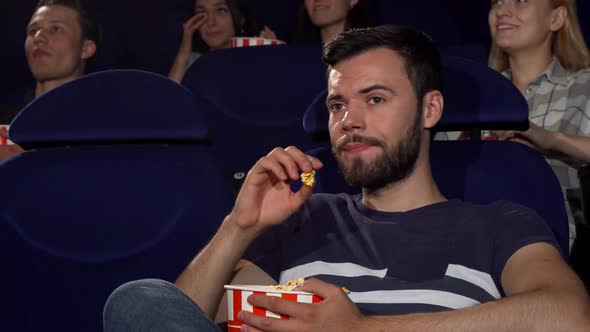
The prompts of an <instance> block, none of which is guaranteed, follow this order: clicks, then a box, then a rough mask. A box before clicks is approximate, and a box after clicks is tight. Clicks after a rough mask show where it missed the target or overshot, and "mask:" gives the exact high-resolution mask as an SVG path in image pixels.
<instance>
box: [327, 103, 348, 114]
mask: <svg viewBox="0 0 590 332" xmlns="http://www.w3.org/2000/svg"><path fill="white" fill-rule="evenodd" d="M344 108H345V107H344V104H332V105H329V106H328V111H330V112H331V113H335V112H339V111H342V110H343V109H344Z"/></svg>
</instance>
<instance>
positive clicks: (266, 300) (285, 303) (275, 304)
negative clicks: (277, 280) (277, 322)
mask: <svg viewBox="0 0 590 332" xmlns="http://www.w3.org/2000/svg"><path fill="white" fill-rule="evenodd" d="M248 303H250V304H251V305H253V306H254V307H259V308H264V309H267V310H269V311H272V312H274V313H275V314H277V315H280V314H282V315H287V316H289V317H302V316H303V315H304V314H305V312H306V311H307V310H309V308H308V307H309V306H310V304H307V303H297V302H295V301H291V300H287V299H282V298H280V297H276V296H266V295H250V296H249V297H248Z"/></svg>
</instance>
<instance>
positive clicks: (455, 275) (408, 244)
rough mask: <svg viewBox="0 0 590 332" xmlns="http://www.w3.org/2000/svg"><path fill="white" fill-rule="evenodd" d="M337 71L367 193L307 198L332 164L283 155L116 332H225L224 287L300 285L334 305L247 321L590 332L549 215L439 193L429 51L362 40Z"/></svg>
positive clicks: (339, 48)
mask: <svg viewBox="0 0 590 332" xmlns="http://www.w3.org/2000/svg"><path fill="white" fill-rule="evenodd" d="M324 62H325V63H326V64H327V66H328V97H327V100H326V104H327V107H328V110H329V112H330V120H329V130H330V138H331V142H332V146H333V150H334V155H335V157H336V158H337V159H338V163H339V165H340V168H341V170H342V173H343V174H344V176H345V178H346V180H347V181H349V182H350V183H351V184H353V185H359V186H361V187H362V194H360V195H358V196H349V195H345V194H340V195H333V194H316V195H311V188H309V187H307V186H303V187H302V188H301V189H300V190H299V191H298V192H292V191H291V189H290V182H291V181H296V180H297V179H298V172H300V171H304V172H309V171H311V170H318V169H320V168H321V167H322V164H321V162H320V161H319V160H317V159H315V158H313V157H310V156H307V155H305V154H304V153H303V152H301V151H300V150H298V149H297V148H295V147H289V148H286V149H282V148H276V149H274V150H273V151H272V152H271V153H269V154H268V155H267V156H265V157H263V158H261V159H260V160H259V161H258V162H257V163H256V165H254V167H253V168H252V169H251V170H250V172H249V173H248V176H247V178H246V180H245V182H244V185H243V186H242V189H241V191H240V193H239V195H238V197H237V200H236V204H235V206H234V208H233V210H232V212H231V213H230V214H229V215H228V216H227V217H226V219H225V220H224V222H223V224H222V225H221V227H220V229H219V231H218V232H217V234H216V235H215V236H214V237H213V239H212V240H211V242H210V243H209V244H208V245H207V246H206V247H205V248H204V249H203V250H202V251H201V253H200V254H198V255H197V256H196V258H195V259H194V260H193V261H192V262H191V263H190V265H189V266H188V267H187V269H186V270H185V271H184V272H183V273H182V274H181V275H180V277H179V278H178V280H177V281H176V285H172V284H170V283H166V282H164V281H157V280H141V281H135V282H131V283H128V284H126V285H123V286H121V287H120V288H118V289H117V290H116V291H115V292H114V293H113V294H112V295H111V297H110V298H109V300H108V301H107V304H106V306H105V316H104V318H105V331H124V330H144V329H149V328H150V327H153V326H158V327H161V328H163V329H166V330H175V329H178V330H182V331H203V330H206V331H215V330H216V329H217V327H216V326H215V325H214V323H213V322H212V319H213V318H214V317H215V313H216V311H217V310H218V306H219V304H220V301H221V299H222V295H223V285H224V284H226V283H230V282H231V283H235V284H262V285H265V284H273V283H277V281H278V283H281V284H284V283H285V282H286V281H287V280H291V279H297V278H298V277H305V278H308V279H306V280H305V283H304V284H303V285H302V286H300V287H299V288H298V290H302V291H306V292H311V293H314V294H317V295H319V296H321V297H323V298H324V300H323V301H322V302H320V303H315V304H305V303H295V302H291V301H288V300H283V299H280V298H276V297H267V296H262V295H252V296H250V297H249V298H248V299H247V300H248V302H249V303H250V304H251V305H253V306H255V307H260V308H265V309H268V310H270V311H272V312H275V313H280V314H283V315H286V316H288V317H290V318H289V319H288V320H281V319H275V318H271V317H263V316H257V315H253V314H250V313H248V312H240V313H239V314H238V318H239V319H240V320H241V321H243V322H244V323H245V324H246V325H244V326H243V327H242V328H243V330H246V331H322V332H325V331H373V330H392V331H398V330H399V331H402V330H411V331H431V330H436V331H480V330H484V331H507V330H515V331H529V330H531V331H535V330H547V331H581V330H587V329H588V328H589V327H590V321H589V319H590V318H589V317H590V315H589V313H590V305H589V299H588V295H587V293H586V292H585V290H584V287H583V285H582V284H581V282H580V280H579V279H578V278H577V277H576V275H575V274H574V273H573V272H572V271H571V270H570V269H569V268H568V266H567V265H566V264H565V263H564V261H563V260H562V258H561V256H560V254H559V251H558V250H557V248H556V246H557V244H556V242H555V239H554V238H553V236H552V233H551V231H550V230H549V229H548V227H547V226H546V225H545V224H544V222H543V221H542V220H541V219H540V218H539V217H538V216H537V215H536V214H535V213H534V212H532V211H531V210H529V209H527V208H524V207H522V206H519V205H516V204H513V203H510V202H497V203H493V204H490V205H475V204H469V203H465V202H461V201H457V200H451V201H449V200H447V199H446V198H445V197H443V195H442V194H441V193H440V192H439V190H438V188H437V186H436V184H435V182H434V180H433V178H432V175H431V169H430V163H429V159H428V156H429V153H428V152H429V145H430V135H431V133H430V129H431V128H432V127H433V126H434V125H435V124H436V123H437V121H438V120H439V119H440V116H441V114H442V109H443V96H442V94H441V89H442V86H441V81H442V80H441V63H440V56H439V53H438V51H437V49H436V47H435V46H434V45H433V43H432V42H431V41H430V39H428V38H427V37H426V36H424V35H423V34H422V33H419V32H416V31H414V30H411V29H408V28H400V27H395V26H382V27H377V28H371V29H363V30H353V31H350V32H346V33H343V34H342V35H340V36H339V37H338V38H336V39H335V40H334V41H332V42H331V43H329V44H328V45H326V46H325V49H324ZM340 286H345V287H346V288H348V289H349V290H350V291H351V293H350V294H349V295H348V296H347V295H346V294H345V293H344V292H343V291H342V290H341V288H340ZM224 307H225V303H222V304H221V308H224ZM223 318H226V317H225V316H223V315H222V316H220V317H219V319H220V320H221V319H223Z"/></svg>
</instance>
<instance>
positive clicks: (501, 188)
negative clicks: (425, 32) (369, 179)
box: [303, 56, 568, 258]
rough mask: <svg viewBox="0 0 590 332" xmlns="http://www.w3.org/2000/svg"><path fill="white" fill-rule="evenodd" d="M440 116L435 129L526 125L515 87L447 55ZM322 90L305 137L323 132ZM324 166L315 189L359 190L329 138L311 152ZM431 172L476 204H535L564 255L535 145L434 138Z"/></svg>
mask: <svg viewBox="0 0 590 332" xmlns="http://www.w3.org/2000/svg"><path fill="white" fill-rule="evenodd" d="M443 65H444V86H445V91H444V96H445V107H444V112H443V116H442V118H441V120H440V122H439V124H438V125H437V127H436V128H435V129H436V130H438V131H452V130H472V129H475V128H477V129H490V130H494V129H495V130H502V129H506V130H508V129H513V130H523V129H526V128H528V107H527V104H526V101H525V100H524V98H523V97H522V95H521V94H520V92H519V91H518V90H517V89H516V88H515V87H514V85H513V84H512V83H511V82H510V81H509V80H507V79H506V78H504V77H503V76H502V75H500V74H498V73H497V72H495V71H494V70H492V69H490V68H488V67H487V66H485V65H482V64H480V63H478V62H476V61H472V60H468V59H464V58H459V57H453V56H449V57H444V60H443ZM325 96H326V95H325V92H324V93H323V94H322V95H320V96H318V97H317V98H316V99H315V100H314V102H313V103H312V104H311V105H310V107H309V108H308V110H307V111H306V114H305V118H304V123H303V126H304V128H305V130H306V132H308V133H309V134H310V135H313V136H315V137H320V138H322V137H323V138H324V139H326V138H327V130H328V128H327V123H328V111H327V110H326V108H325V103H324V100H325ZM308 153H310V154H311V155H315V156H317V157H318V158H319V159H320V160H321V161H322V162H323V163H324V165H325V167H324V169H323V170H321V171H319V172H318V174H316V180H317V184H316V186H315V187H314V190H315V192H348V193H352V194H354V193H358V192H359V188H352V187H350V186H348V185H347V184H346V183H345V182H344V179H343V178H342V176H341V174H340V173H339V171H338V169H337V164H336V162H335V160H334V157H333V156H332V154H331V152H330V147H329V141H325V145H324V146H323V147H319V148H316V149H313V150H310V151H308ZM430 159H431V163H432V171H433V176H434V178H435V180H436V182H437V184H438V186H439V188H440V190H441V191H442V193H443V194H444V195H445V196H446V197H447V198H460V199H463V200H465V201H469V202H475V203H487V202H492V201H496V200H510V201H514V202H517V203H520V204H522V205H525V206H528V207H530V208H532V209H534V210H535V211H536V212H537V213H538V214H539V215H540V216H541V217H543V218H544V219H545V221H546V222H547V223H548V225H549V226H550V227H551V229H552V230H553V232H554V234H555V236H556V238H557V241H558V243H559V245H560V247H561V250H562V255H563V256H564V257H565V258H567V257H568V255H567V252H568V222H567V214H566V211H565V204H564V198H563V195H562V191H561V187H560V185H559V181H558V180H557V177H556V176H555V174H554V173H553V170H552V169H551V167H549V165H548V164H547V162H546V161H545V159H544V158H543V156H542V155H541V154H539V153H538V152H537V151H534V150H532V149H530V148H529V147H527V146H524V145H522V144H519V143H513V142H499V141H475V140H471V141H433V142H432V145H431V149H430Z"/></svg>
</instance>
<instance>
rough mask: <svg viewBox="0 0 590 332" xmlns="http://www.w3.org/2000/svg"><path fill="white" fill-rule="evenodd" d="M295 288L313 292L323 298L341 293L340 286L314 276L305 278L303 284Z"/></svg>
mask: <svg viewBox="0 0 590 332" xmlns="http://www.w3.org/2000/svg"><path fill="white" fill-rule="evenodd" d="M296 290H298V291H303V292H308V293H313V294H315V295H318V296H321V297H323V298H324V299H327V298H330V297H334V296H338V295H342V293H343V291H342V288H341V287H339V286H336V285H334V284H330V283H327V282H325V281H322V280H320V279H316V278H309V279H305V282H304V283H303V285H301V286H299V287H297V288H296Z"/></svg>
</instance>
